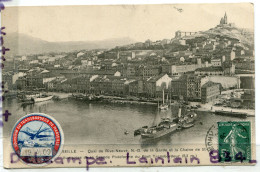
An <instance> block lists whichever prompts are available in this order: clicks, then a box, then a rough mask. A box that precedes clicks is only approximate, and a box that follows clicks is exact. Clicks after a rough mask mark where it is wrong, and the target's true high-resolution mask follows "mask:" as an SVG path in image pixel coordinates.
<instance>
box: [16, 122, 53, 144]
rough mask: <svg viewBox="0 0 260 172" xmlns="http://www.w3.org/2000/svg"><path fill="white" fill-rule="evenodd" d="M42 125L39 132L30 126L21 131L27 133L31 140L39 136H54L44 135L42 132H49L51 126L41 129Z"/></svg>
mask: <svg viewBox="0 0 260 172" xmlns="http://www.w3.org/2000/svg"><path fill="white" fill-rule="evenodd" d="M42 125H43V123H42ZM42 125H41V127H40V128H39V130H38V131H37V132H35V131H33V130H31V129H30V128H28V127H27V131H23V130H21V131H20V132H22V133H25V134H26V135H28V136H30V139H31V140H34V139H37V138H44V137H52V136H53V135H43V134H41V133H42V132H48V131H49V130H50V128H44V129H41V128H42Z"/></svg>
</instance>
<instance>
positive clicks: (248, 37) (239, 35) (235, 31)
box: [184, 27, 254, 47]
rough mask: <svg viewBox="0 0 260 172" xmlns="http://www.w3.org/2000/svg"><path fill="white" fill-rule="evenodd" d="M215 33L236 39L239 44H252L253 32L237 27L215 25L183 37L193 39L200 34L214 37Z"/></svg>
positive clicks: (248, 45)
mask: <svg viewBox="0 0 260 172" xmlns="http://www.w3.org/2000/svg"><path fill="white" fill-rule="evenodd" d="M217 35H218V36H221V37H227V38H230V39H238V40H239V41H240V42H241V44H243V45H245V46H247V47H251V46H253V45H254V32H253V31H251V30H248V29H240V28H237V27H215V28H211V29H209V30H207V31H201V32H198V33H197V34H195V35H191V36H186V37H184V38H185V39H193V38H195V37H200V36H207V37H215V36H217Z"/></svg>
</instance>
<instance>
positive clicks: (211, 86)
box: [201, 81, 220, 103]
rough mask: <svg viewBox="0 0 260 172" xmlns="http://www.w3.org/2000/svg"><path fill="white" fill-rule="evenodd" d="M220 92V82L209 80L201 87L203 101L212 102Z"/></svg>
mask: <svg viewBox="0 0 260 172" xmlns="http://www.w3.org/2000/svg"><path fill="white" fill-rule="evenodd" d="M219 94H220V84H217V83H214V82H211V81H209V82H207V83H206V84H204V85H203V86H202V87H201V102H202V103H208V102H211V101H213V100H215V99H216V98H217V96H218V95H219Z"/></svg>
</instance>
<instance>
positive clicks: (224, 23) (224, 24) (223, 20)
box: [218, 12, 235, 27]
mask: <svg viewBox="0 0 260 172" xmlns="http://www.w3.org/2000/svg"><path fill="white" fill-rule="evenodd" d="M218 27H235V24H234V23H228V17H227V13H226V12H225V15H224V17H222V18H221V19H220V22H219V25H218Z"/></svg>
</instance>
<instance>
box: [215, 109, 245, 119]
mask: <svg viewBox="0 0 260 172" xmlns="http://www.w3.org/2000/svg"><path fill="white" fill-rule="evenodd" d="M215 114H216V115H222V116H231V117H239V118H247V113H244V112H232V111H223V110H216V111H215Z"/></svg>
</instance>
